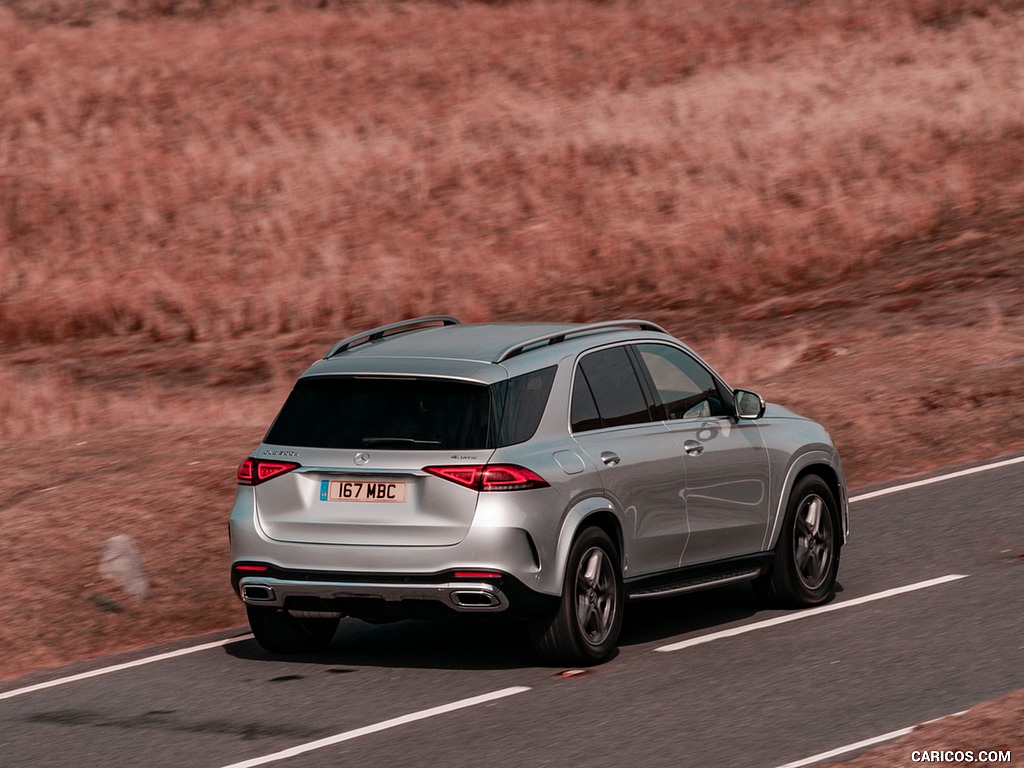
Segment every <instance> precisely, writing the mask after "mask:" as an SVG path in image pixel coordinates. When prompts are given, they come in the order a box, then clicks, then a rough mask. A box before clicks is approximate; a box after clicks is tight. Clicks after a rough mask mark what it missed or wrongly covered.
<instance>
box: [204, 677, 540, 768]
mask: <svg viewBox="0 0 1024 768" xmlns="http://www.w3.org/2000/svg"><path fill="white" fill-rule="evenodd" d="M528 690H530V689H529V688H527V687H525V686H515V687H512V688H503V689H501V690H500V691H492V692H491V693H485V694H482V695H480V696H473V697H472V698H469V699H462V700H461V701H453V702H452V703H451V704H442V705H441V706H439V707H433V708H432V709H424V710H421V711H419V712H412V713H411V714H408V715H402V716H401V717H395V718H392V719H391V720H384V721H383V722H380V723H374V724H373V725H367V726H364V727H362V728H356V729H355V730H352V731H345V732H344V733H338V734H335V735H334V736H328V737H327V738H324V739H319V740H317V741H310V742H308V743H306V744H300V745H299V746H297V747H291V748H290V749H282V750H281V751H280V752H274V753H273V754H272V755H264V756H263V757H254V758H252V759H251V760H243V761H242V762H240V763H232V764H231V765H227V766H224V768H254V766H257V765H266V764H267V763H274V762H277V761H278V760H287V759H288V758H290V757H295V756H297V755H304V754H305V753H307V752H312V751H313V750H316V749H323V748H324V747H330V746H333V745H335V744H340V743H342V742H343V741H351V740H352V739H358V738H359V737H361V736H368V735H370V734H371V733H379V732H380V731H386V730H387V729H389V728H397V727H398V726H400V725H407V724H408V723H414V722H416V721H417V720H426V719H427V718H428V717H437V716H438V715H443V714H445V713H447V712H455V711H456V710H459V709H467V708H468V707H475V706H477V705H478V704H486V703H487V702H489V701H495V700H496V699H503V698H505V697H506V696H514V695H515V694H517V693H525V692H526V691H528Z"/></svg>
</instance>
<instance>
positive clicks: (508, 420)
mask: <svg viewBox="0 0 1024 768" xmlns="http://www.w3.org/2000/svg"><path fill="white" fill-rule="evenodd" d="M556 368H557V367H556V366H551V367H550V368H544V369H543V370H540V371H533V372H532V373H524V374H523V375H522V376H515V377H513V378H511V379H509V380H508V381H507V382H503V383H502V384H501V385H500V388H504V389H505V390H506V395H505V398H504V402H505V408H504V413H503V414H502V418H501V429H500V430H499V431H498V438H497V444H498V446H503V445H515V444H516V443H524V442H526V441H527V440H529V439H530V438H531V437H533V435H534V433H535V432H536V431H537V427H538V426H540V419H541V416H543V415H544V408H545V407H546V406H547V404H548V395H550V394H551V384H552V382H554V380H555V370H556ZM498 389H499V386H497V385H496V386H495V391H497V390H498Z"/></svg>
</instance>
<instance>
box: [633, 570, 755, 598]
mask: <svg viewBox="0 0 1024 768" xmlns="http://www.w3.org/2000/svg"><path fill="white" fill-rule="evenodd" d="M762 572H763V569H762V568H761V567H760V566H754V567H752V568H743V569H742V570H737V571H728V572H726V573H716V574H714V575H710V576H699V577H696V578H690V579H686V580H684V581H678V582H676V583H674V584H664V585H660V586H657V587H649V588H646V589H644V588H641V589H639V590H637V591H636V592H630V593H629V599H630V600H648V599H650V598H654V597H668V596H669V595H682V594H685V593H687V592H699V591H700V590H702V589H711V588H712V587H720V586H723V585H725V584H735V583H737V582H740V581H751V580H752V579H756V578H757V577H758V576H760V575H761V573H762Z"/></svg>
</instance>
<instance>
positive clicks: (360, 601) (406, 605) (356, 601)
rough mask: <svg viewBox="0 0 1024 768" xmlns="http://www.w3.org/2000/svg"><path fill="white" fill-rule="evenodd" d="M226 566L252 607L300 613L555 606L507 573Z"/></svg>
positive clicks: (501, 611) (527, 613)
mask: <svg viewBox="0 0 1024 768" xmlns="http://www.w3.org/2000/svg"><path fill="white" fill-rule="evenodd" d="M237 565H243V567H247V568H251V567H252V564H249V563H246V564H236V567H235V568H232V586H233V587H234V590H235V593H236V594H237V595H238V597H239V598H240V599H241V600H242V602H244V603H245V604H246V605H248V606H252V607H253V608H267V609H275V610H286V611H288V612H289V613H291V614H293V615H295V616H301V617H327V616H331V617H341V616H354V617H356V618H371V619H373V618H376V619H386V618H443V617H450V616H457V615H467V616H468V615H505V616H510V617H516V618H533V617H537V616H540V615H545V614H548V613H550V612H553V611H554V610H557V603H558V601H557V598H553V597H551V596H548V595H542V594H539V593H537V592H534V591H532V590H530V589H528V588H527V587H525V586H524V585H523V584H522V583H521V582H520V581H518V580H517V579H515V578H514V577H512V576H509V575H507V574H498V573H495V575H494V577H487V578H457V577H456V576H455V575H454V574H453V573H440V574H417V575H409V574H401V575H386V574H356V573H331V572H316V571H291V570H288V569H283V568H278V567H274V566H269V565H267V566H262V565H261V566H259V567H265V568H266V570H265V571H262V572H253V571H251V570H239V568H238V567H237Z"/></svg>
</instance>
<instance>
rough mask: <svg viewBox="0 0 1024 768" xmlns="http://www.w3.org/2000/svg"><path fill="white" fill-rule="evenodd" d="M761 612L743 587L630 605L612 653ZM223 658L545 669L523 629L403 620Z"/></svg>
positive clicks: (353, 622) (487, 622)
mask: <svg viewBox="0 0 1024 768" xmlns="http://www.w3.org/2000/svg"><path fill="white" fill-rule="evenodd" d="M764 610H765V608H764V605H763V604H762V602H761V601H760V600H759V599H758V597H757V596H756V595H755V594H754V591H753V590H752V589H751V587H750V586H749V585H748V584H736V585H732V586H726V587H720V588H718V589H713V590H708V591H706V592H698V593H695V594H690V595H682V596H679V597H670V598H662V599H659V600H650V601H643V602H631V603H629V604H628V606H627V609H626V616H625V622H624V624H623V627H622V635H621V637H620V639H619V646H620V647H621V648H628V647H631V646H638V645H644V644H646V643H660V642H665V641H670V640H672V641H674V640H679V639H683V638H686V637H691V636H696V635H700V634H704V633H706V632H712V631H715V630H717V629H720V628H724V627H725V626H730V625H733V624H734V623H736V622H742V621H744V620H747V619H750V618H751V617H753V616H755V615H756V614H758V613H760V612H762V611H764ZM224 650H225V653H228V654H229V655H231V656H234V657H236V658H240V659H248V660H252V661H268V662H270V661H276V662H280V661H287V662H289V663H292V664H296V663H297V664H310V665H321V666H330V667H339V666H340V667H344V666H345V665H351V666H353V667H391V668H400V667H406V668H425V669H522V668H536V667H538V666H545V664H544V663H543V662H542V661H540V660H539V659H538V658H537V656H536V654H535V653H534V652H533V649H532V646H531V644H530V638H529V634H528V632H527V629H526V626H525V624H522V623H520V622H514V621H502V620H498V619H482V618H477V619H466V620H456V621H415V620H406V621H396V622H393V623H389V624H369V623H366V622H363V621H360V620H358V619H343V620H342V622H341V625H340V626H339V627H338V633H337V634H336V635H335V636H334V640H333V642H332V643H331V645H330V647H329V648H328V649H327V651H326V652H324V653H320V654H314V655H309V656H284V655H279V654H273V653H269V652H267V651H265V650H263V648H261V647H260V645H259V644H258V643H257V642H256V641H255V640H246V641H242V642H238V643H233V644H231V645H228V646H225V649H224ZM338 671H341V670H338Z"/></svg>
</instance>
